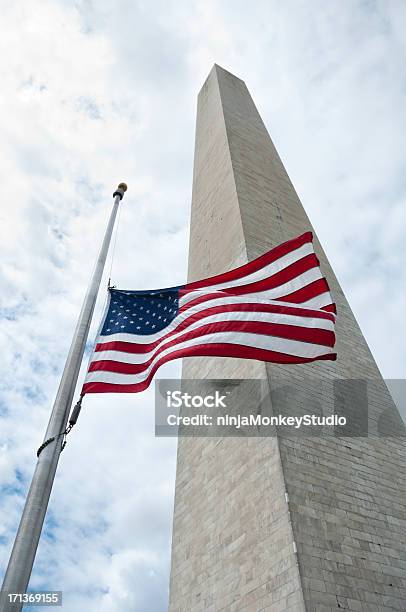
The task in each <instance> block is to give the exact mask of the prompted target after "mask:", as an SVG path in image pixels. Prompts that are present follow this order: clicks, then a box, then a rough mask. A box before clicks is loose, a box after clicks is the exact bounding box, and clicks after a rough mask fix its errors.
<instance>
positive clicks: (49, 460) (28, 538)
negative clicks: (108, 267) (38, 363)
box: [0, 183, 127, 612]
mask: <svg viewBox="0 0 406 612" xmlns="http://www.w3.org/2000/svg"><path fill="white" fill-rule="evenodd" d="M125 191H127V185H126V184H125V183H120V184H119V186H118V188H117V190H116V191H115V192H114V194H113V197H114V204H113V209H112V211H111V214H110V219H109V222H108V225H107V228H106V233H105V235H104V239H103V243H102V246H101V249H100V252H99V256H98V258H97V261H96V265H95V268H94V270H93V274H92V277H91V280H90V283H89V286H88V289H87V292H86V296H85V298H84V301H83V305H82V309H81V311H80V315H79V319H78V322H77V325H76V329H75V332H74V335H73V339H72V343H71V346H70V350H69V354H68V357H67V359H66V363H65V368H64V370H63V374H62V378H61V382H60V384H59V389H58V392H57V395H56V399H55V402H54V406H53V409H52V413H51V417H50V419H49V423H48V427H47V430H46V434H45V438H44V440H45V441H47V440H49V439H50V438H54V440H53V441H52V442H51V443H48V444H47V445H46V446H43V447H42V450H41V453H40V455H39V457H38V461H37V465H36V468H35V472H34V475H33V477H32V481H31V486H30V489H29V492H28V495H27V499H26V502H25V506H24V510H23V514H22V517H21V520H20V525H19V528H18V531H17V535H16V538H15V541H14V546H13V550H12V552H11V556H10V560H9V563H8V567H7V570H6V574H5V576H4V581H3V586H2V589H1V590H2V592H3V598H2V601H1V603H0V606H1V608H0V610H1V612H9V611H10V612H11V611H13V612H16V610H21V607H22V605H21V606H17V605H16V604H15V603H14V604H11V603H8V602H7V601H6V599H7V597H5V593H25V592H26V590H27V587H28V583H29V579H30V575H31V570H32V566H33V563H34V559H35V554H36V551H37V547H38V542H39V538H40V535H41V530H42V525H43V522H44V518H45V513H46V510H47V506H48V501H49V497H50V494H51V490H52V485H53V482H54V478H55V472H56V469H57V466H58V460H59V455H60V452H61V450H62V441H63V435H61V434H62V433H63V432H64V431H65V430H66V426H67V422H68V416H69V412H70V408H71V405H72V399H73V394H74V391H75V387H76V383H77V379H78V375H79V370H80V365H81V361H82V357H83V353H84V350H85V345H86V340H87V337H88V333H89V327H90V323H91V320H92V315H93V311H94V307H95V304H96V299H97V294H98V291H99V287H100V282H101V279H102V275H103V270H104V265H105V262H106V258H107V253H108V249H109V245H110V240H111V236H112V232H113V228H114V222H115V219H116V216H117V211H118V207H119V205H120V201H121V200H122V199H123V196H124V193H125Z"/></svg>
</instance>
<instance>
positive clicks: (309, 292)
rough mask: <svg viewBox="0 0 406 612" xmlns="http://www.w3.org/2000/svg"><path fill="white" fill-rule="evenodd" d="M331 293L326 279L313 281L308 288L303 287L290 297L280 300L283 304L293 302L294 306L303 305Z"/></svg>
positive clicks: (289, 295)
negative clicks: (323, 294)
mask: <svg viewBox="0 0 406 612" xmlns="http://www.w3.org/2000/svg"><path fill="white" fill-rule="evenodd" d="M326 291H329V287H328V284H327V281H326V279H325V278H319V279H318V280H315V281H313V282H312V283H309V284H308V285H306V287H302V288H301V289H298V290H297V291H293V293H289V294H288V295H284V296H282V297H280V298H278V300H281V301H283V302H291V303H293V304H303V302H307V301H308V300H311V299H312V298H314V297H317V296H318V295H321V294H322V293H326Z"/></svg>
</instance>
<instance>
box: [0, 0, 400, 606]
mask: <svg viewBox="0 0 406 612" xmlns="http://www.w3.org/2000/svg"><path fill="white" fill-rule="evenodd" d="M2 18H3V23H4V27H3V29H2V37H1V43H0V44H1V48H2V51H1V53H0V66H1V75H2V82H1V85H2V86H1V93H0V101H1V112H0V131H1V149H0V173H1V182H0V185H1V191H2V195H1V213H0V214H1V235H2V237H1V262H0V265H1V269H0V279H1V287H2V291H1V294H0V300H1V304H0V306H1V312H0V327H1V333H0V346H1V354H2V359H1V364H0V368H1V369H0V421H1V430H0V431H1V434H0V435H1V438H0V487H1V498H0V573H2V572H3V571H4V568H5V566H6V563H7V560H8V555H9V553H10V549H11V546H12V540H13V537H14V534H15V530H16V528H17V524H18V520H19V516H20V513H21V509H22V505H23V500H24V496H25V494H26V491H27V488H28V485H29V481H30V478H31V475H32V472H33V469H34V466H35V451H36V448H37V447H38V446H39V444H40V443H41V441H42V437H43V433H44V431H45V426H46V422H47V418H48V416H49V413H50V409H51V405H52V401H53V398H54V396H55V392H56V389H57V385H58V382H59V377H60V373H61V368H62V367H63V363H64V359H65V357H66V353H67V349H68V346H69V342H70V338H71V334H72V331H73V328H74V325H75V319H76V317H77V314H78V309H79V306H80V303H81V299H82V296H83V294H84V291H85V288H86V284H87V280H88V277H89V274H90V272H91V269H92V265H93V261H94V258H95V256H96V252H97V248H98V244H99V240H100V238H101V236H102V233H103V229H104V226H105V223H106V219H107V215H108V212H109V208H110V206H111V203H112V198H111V194H112V191H113V189H114V188H115V186H116V185H117V183H118V182H119V181H121V180H125V181H127V182H128V184H129V191H128V194H127V196H126V198H125V202H124V205H123V207H122V214H121V223H120V226H119V231H118V241H117V248H116V254H115V258H114V262H113V271H112V278H113V281H114V283H115V284H116V285H118V286H119V287H121V288H134V289H135V288H140V289H145V288H157V287H160V286H168V285H176V284H181V283H183V282H184V281H185V278H186V262H187V241H188V222H189V213H190V196H191V186H192V166H193V139H194V122H195V109H196V96H197V93H198V90H199V89H200V87H201V85H202V83H203V81H204V80H205V78H206V76H207V74H208V72H209V71H210V69H211V67H212V65H213V63H214V62H216V63H218V64H220V65H221V66H223V67H224V68H226V69H228V70H230V71H231V72H233V73H235V74H236V75H237V76H239V77H241V78H243V79H244V80H245V81H246V83H247V85H248V87H249V89H250V91H251V93H252V95H253V97H254V100H255V102H256V104H257V106H258V109H259V111H260V113H261V114H262V117H263V119H264V121H265V124H266V125H267V127H268V129H269V131H270V133H271V136H272V138H273V140H274V142H275V144H276V146H277V148H278V150H279V152H280V154H281V156H282V159H283V161H284V163H285V165H286V168H287V170H288V173H289V174H290V176H291V179H292V181H293V183H294V185H295V187H296V189H297V191H298V193H299V195H300V197H301V198H302V201H303V204H304V206H305V208H306V210H307V212H308V214H309V216H310V218H311V220H312V222H313V224H314V226H315V228H316V231H317V232H318V234H319V237H320V239H321V241H322V243H323V244H324V246H325V249H326V252H327V254H328V256H329V257H330V260H331V262H332V264H333V267H334V268H335V270H336V272H337V274H338V277H339V279H340V281H341V283H342V285H343V288H344V290H345V291H346V293H347V296H348V298H349V301H350V304H351V306H352V308H353V310H354V312H355V314H356V316H357V318H358V320H359V322H360V324H361V327H362V330H363V332H364V334H365V337H366V339H367V341H368V343H369V345H370V347H371V349H372V352H373V354H374V355H375V357H376V360H377V362H378V364H379V366H380V368H381V370H382V373H383V375H384V376H385V377H386V378H399V379H400V378H404V377H405V367H406V349H405V343H404V338H405V331H406V330H405V323H404V315H403V313H404V310H405V298H404V288H405V287H406V278H405V276H406V273H405V269H406V266H405V252H406V241H405V220H406V179H405V177H406V149H405V145H404V135H405V133H406V76H405V70H404V67H405V65H406V37H405V32H404V23H405V22H406V3H405V2H403V1H402V0H384V1H382V2H380V1H378V0H376V1H374V0H363V1H361V0H359V1H356V0H347V1H346V2H342V1H340V0H330V2H325V1H324V0H311V1H310V2H309V0H288V1H285V2H280V1H277V0H266V1H262V0H257V1H256V2H255V3H247V2H244V1H242V0H233V1H231V0H230V1H218V2H215V1H214V0H196V1H195V2H186V1H185V0H177V1H176V2H163V1H161V2H159V1H156V2H153V1H149V2H147V1H145V2H140V1H134V0H132V1H130V0H114V1H113V0H98V1H97V2H93V1H92V0H77V1H76V2H69V1H68V0H66V1H63V0H59V1H58V0H53V1H52V0H41V2H38V1H37V0H17V1H13V2H12V1H11V0H3V2H2ZM103 282H104V286H105V285H106V282H107V280H106V279H105V280H104V281H103ZM104 298H105V291H104V290H103V291H102V292H101V295H100V298H99V302H98V306H97V312H96V318H95V319H96V320H95V324H97V322H98V321H97V319H98V318H99V315H100V311H101V309H102V307H103V301H104ZM93 337H94V326H93V331H92V334H91V338H93ZM178 372H179V365H178V364H172V365H169V366H165V368H162V370H161V372H160V376H161V377H165V376H176V375H177V374H178ZM81 380H82V379H81ZM153 426H154V423H153V392H152V390H149V391H147V392H145V393H143V394H140V395H139V396H138V395H136V396H130V395H127V396H118V397H115V396H110V397H109V396H99V397H98V396H90V397H87V398H86V402H85V408H84V409H83V411H82V414H81V418H80V421H79V424H78V426H77V430H75V431H74V432H73V433H72V434H71V437H70V439H69V443H68V445H67V447H66V449H65V451H64V452H63V455H62V457H61V461H60V468H59V470H58V476H57V479H56V483H55V487H54V491H53V495H52V498H51V503H50V508H49V512H48V518H47V521H46V525H45V530H44V533H43V537H42V540H41V545H40V548H39V552H38V555H37V560H36V564H35V571H34V573H33V577H32V582H31V587H32V588H38V589H40V588H49V589H62V590H63V591H64V610H66V611H67V612H73V611H74V610H86V611H87V612H96V611H97V612H116V611H119V610H129V611H132V612H143V611H145V610H151V611H153V612H164V611H165V610H166V609H167V597H168V595H167V591H168V576H169V565H170V537H171V533H170V532H171V521H172V507H173V492H174V471H175V451H176V443H175V441H174V440H172V439H171V440H166V439H157V438H155V437H154V433H153Z"/></svg>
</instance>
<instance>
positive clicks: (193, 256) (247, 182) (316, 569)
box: [169, 65, 406, 612]
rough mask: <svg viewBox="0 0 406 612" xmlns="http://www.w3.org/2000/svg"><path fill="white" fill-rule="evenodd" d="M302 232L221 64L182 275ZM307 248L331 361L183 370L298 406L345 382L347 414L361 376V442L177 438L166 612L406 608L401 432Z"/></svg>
mask: <svg viewBox="0 0 406 612" xmlns="http://www.w3.org/2000/svg"><path fill="white" fill-rule="evenodd" d="M332 145H333V143H332ZM313 161H314V163H315V164H316V163H318V164H320V163H322V160H313ZM326 214H328V213H327V211H326ZM382 214H383V215H384V212H383V213H382ZM308 230H312V226H311V223H310V221H309V219H308V217H307V215H306V213H305V211H304V208H303V206H302V204H301V202H300V200H299V198H298V195H297V194H296V192H295V190H294V187H293V185H292V183H291V181H290V179H289V176H288V174H287V172H286V170H285V168H284V166H283V164H282V162H281V160H280V158H279V156H278V153H277V151H276V149H275V147H274V145H273V143H272V140H271V138H270V136H269V134H268V132H267V130H266V128H265V125H264V123H263V121H262V119H261V117H260V116H259V114H258V111H257V109H256V107H255V105H254V102H253V100H252V98H251V96H250V94H249V92H248V90H247V87H246V86H245V83H244V82H243V81H241V80H240V79H239V78H237V77H235V76H233V75H232V74H230V73H229V72H227V71H225V70H223V69H222V68H220V67H219V66H216V65H215V66H214V67H213V69H212V70H211V72H210V74H209V76H208V78H207V80H206V82H205V83H204V85H203V87H202V89H201V91H200V93H199V97H198V108H197V124H196V144H195V161H194V177H193V198H192V214H191V233H190V248H189V272H188V279H189V281H193V280H197V279H201V278H207V277H209V276H212V275H215V274H219V273H222V272H225V271H227V270H231V269H233V268H235V267H237V266H239V265H242V264H244V263H246V262H247V261H251V260H252V259H254V258H256V257H258V256H259V255H261V254H262V253H264V252H266V251H267V250H268V249H270V248H272V247H273V246H276V245H277V244H279V243H281V242H283V241H285V240H288V239H290V238H293V237H295V236H298V235H299V234H302V233H303V232H305V231H308ZM313 233H314V230H313ZM314 244H315V249H316V252H317V254H318V257H319V259H320V262H321V267H322V270H323V272H324V274H325V275H326V277H327V279H328V281H329V284H330V288H331V291H332V294H333V297H334V300H335V302H336V304H337V312H338V319H337V329H336V332H337V344H336V349H337V353H338V359H337V361H335V362H323V363H322V362H316V363H313V364H306V365H289V366H281V365H276V364H265V363H262V362H258V361H249V360H242V359H230V358H228V359H224V358H218V357H216V358H215V357H213V358H206V357H205V358H201V357H199V358H188V359H187V360H185V361H184V364H183V376H184V377H185V378H196V379H201V378H213V379H220V378H225V379H228V378H238V379H260V380H262V381H264V382H265V384H266V385H268V386H269V393H270V397H271V401H272V402H273V403H275V402H278V401H281V402H282V403H283V402H285V404H286V403H289V402H290V405H289V406H288V407H289V408H290V409H291V410H292V413H294V412H296V411H297V410H299V408H300V407H299V406H298V405H297V402H296V401H295V399H294V396H292V398H293V399H291V400H290V399H289V397H288V396H287V394H286V393H285V392H284V389H286V384H287V383H288V384H289V385H292V384H294V385H296V387H297V388H299V389H300V391H301V393H302V398H304V402H305V403H306V402H308V403H309V404H311V403H315V402H317V403H318V405H319V406H321V408H324V407H325V405H327V404H329V403H331V397H330V395H329V393H328V391H327V387H328V383H332V381H334V380H338V381H343V385H342V387H341V391H342V390H343V389H344V392H343V397H342V402H344V403H345V402H347V404H348V405H349V406H350V409H351V410H353V412H354V414H356V413H357V411H359V412H360V413H361V407H360V405H359V406H358V404H360V403H361V399H359V397H358V391H359V389H361V390H362V389H363V388H364V387H363V386H362V385H363V384H364V383H365V381H368V385H367V399H368V431H369V435H368V436H365V435H355V433H356V432H351V431H350V432H348V433H349V435H348V436H346V437H334V436H325V437H322V436H305V435H303V436H289V435H283V434H280V435H278V436H273V437H255V438H254V437H252V438H235V437H234V438H233V437H229V438H188V437H184V438H180V439H179V444H178V459H177V479H176V492H175V510H174V524H173V542H172V567H171V581H170V604H169V609H170V612H198V611H203V610H208V611H211V612H215V611H216V612H220V611H224V612H237V611H238V612H240V611H241V612H242V611H244V612H265V611H269V612H279V611H283V610H289V611H290V612H293V611H297V612H299V611H300V612H303V611H311V612H313V611H314V612H327V611H333V610H334V611H336V610H338V609H343V610H356V611H361V612H374V611H376V612H378V611H385V610H405V609H406V469H405V468H406V452H405V449H406V444H405V440H406V438H405V437H404V432H403V434H402V427H403V425H402V422H401V419H400V417H399V413H398V411H397V409H396V407H395V405H394V403H393V401H392V399H391V397H390V395H389V392H388V390H387V387H386V385H385V383H384V381H383V380H382V377H381V375H380V373H379V370H378V368H377V366H376V363H375V361H374V358H373V356H372V355H371V353H370V351H369V348H368V346H367V343H366V341H365V339H364V337H363V335H362V333H361V331H360V328H359V326H358V324H357V322H356V320H355V318H354V315H353V313H352V311H351V309H350V307H349V305H348V302H347V300H346V298H345V296H344V294H343V291H342V289H341V287H340V285H339V283H338V281H337V279H336V277H335V275H334V272H333V270H332V268H331V266H330V264H329V262H328V260H327V258H326V256H325V254H324V252H323V249H322V247H321V245H320V243H319V242H318V240H317V237H316V235H315V239H314ZM315 380H317V381H319V383H318V384H316V385H315V384H314V381H315ZM358 383H359V384H358ZM364 386H365V385H364ZM325 387H326V388H325ZM364 390H365V389H364ZM361 395H362V393H361ZM360 397H361V396H360ZM278 398H279V399H278ZM364 398H365V393H364ZM241 401H243V398H241ZM358 408H359V410H358Z"/></svg>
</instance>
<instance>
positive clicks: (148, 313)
mask: <svg viewBox="0 0 406 612" xmlns="http://www.w3.org/2000/svg"><path fill="white" fill-rule="evenodd" d="M178 309H179V290H178V288H171V289H163V290H161V291H122V290H120V289H110V301H109V306H108V309H107V313H106V316H105V319H104V322H103V326H102V330H101V334H102V335H103V336H108V335H110V334H140V335H144V336H147V335H151V334H156V333H157V332H159V331H161V330H162V329H165V327H167V326H168V325H169V324H170V323H171V321H172V320H173V319H174V318H175V317H176V315H177V314H178Z"/></svg>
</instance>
